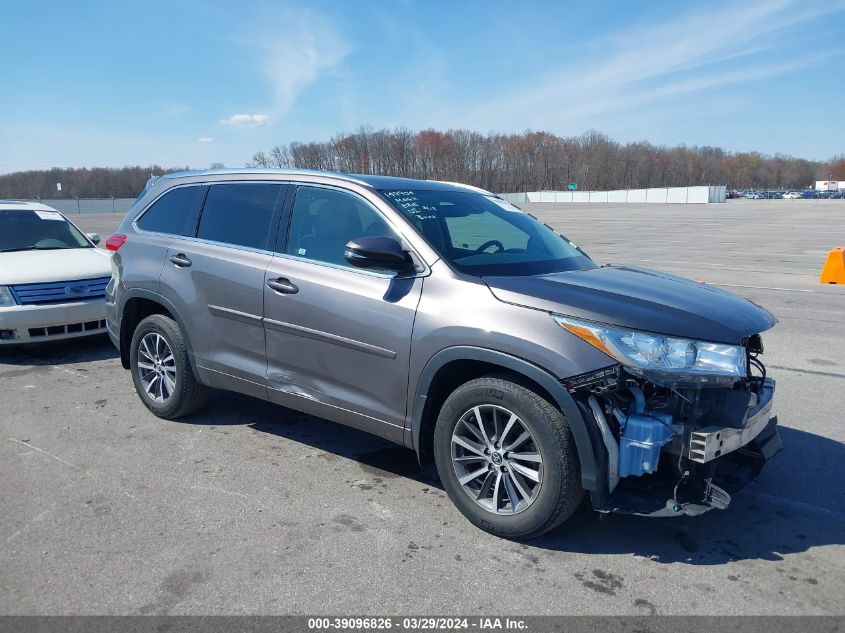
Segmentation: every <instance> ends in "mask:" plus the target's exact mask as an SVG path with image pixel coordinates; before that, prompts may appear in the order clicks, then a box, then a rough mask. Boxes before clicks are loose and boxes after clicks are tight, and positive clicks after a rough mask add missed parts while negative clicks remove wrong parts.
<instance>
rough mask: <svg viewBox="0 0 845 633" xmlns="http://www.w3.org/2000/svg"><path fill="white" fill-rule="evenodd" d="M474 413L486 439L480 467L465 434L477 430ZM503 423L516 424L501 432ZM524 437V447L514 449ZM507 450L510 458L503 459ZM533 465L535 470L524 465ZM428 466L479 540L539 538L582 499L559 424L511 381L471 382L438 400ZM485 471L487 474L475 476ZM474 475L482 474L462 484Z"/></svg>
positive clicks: (554, 412)
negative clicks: (481, 534)
mask: <svg viewBox="0 0 845 633" xmlns="http://www.w3.org/2000/svg"><path fill="white" fill-rule="evenodd" d="M478 413H480V414H481V417H482V425H481V428H482V429H484V430H486V432H487V435H489V436H491V437H490V440H491V443H490V444H489V446H490V449H489V450H488V454H487V455H486V456H485V459H486V460H487V462H484V461H482V460H481V456H480V455H479V453H478V451H477V449H478V448H479V447H481V446H483V445H484V443H483V442H482V441H481V437H480V436H479V435H477V434H475V431H473V430H472V428H471V427H472V426H473V425H474V426H476V427H478V424H477V415H478ZM511 416H515V417H516V418H517V420H516V421H515V422H514V424H513V425H511V427H510V428H508V422H509V421H510V419H511ZM505 420H508V422H505ZM459 425H460V426H459ZM497 425H498V426H497ZM518 425H521V426H522V430H520V429H519V428H518ZM456 429H457V431H456ZM524 432H527V434H528V436H529V439H527V440H525V439H522V441H519V440H520V438H523V437H524V435H523V433H524ZM474 434H475V439H474V440H473V439H472V438H473V435H474ZM514 436H516V438H517V439H516V440H514ZM456 437H457V441H454V440H455V438H456ZM467 438H469V439H470V442H468V443H467ZM502 440H504V441H502ZM499 442H501V443H499ZM467 444H469V446H466V445H467ZM509 446H513V447H514V448H513V450H511V451H507V450H506V448H507V447H509ZM470 448H472V450H468V449H470ZM517 449H518V450H517ZM494 453H497V454H498V459H499V461H496V455H494ZM517 456H518V457H517ZM538 457H539V459H540V460H541V463H539V464H538V463H534V462H528V461H524V460H526V459H529V458H530V459H532V460H537V458H538ZM434 459H435V463H436V465H437V472H438V474H439V475H440V479H441V481H442V482H443V485H444V487H445V489H446V493H447V494H448V495H449V498H450V499H451V500H452V502H453V503H454V504H455V506H457V508H458V510H460V511H461V513H462V514H463V515H464V516H465V517H466V518H467V519H469V520H470V521H471V522H472V523H473V524H475V525H476V526H477V527H479V528H481V529H482V530H484V531H485V532H489V533H491V534H494V535H496V536H500V537H503V538H507V539H529V538H534V537H537V536H540V535H541V534H543V533H545V532H547V531H549V530H551V529H552V528H554V527H557V526H558V525H560V524H561V523H562V522H563V521H565V520H566V519H568V518H569V517H570V516H571V515H572V514H573V513H574V512H575V511H576V510H577V509H578V506H579V505H580V503H581V500H582V499H583V490H582V488H581V468H580V463H579V461H578V453H577V450H576V447H575V440H574V438H573V437H572V432H571V430H570V428H569V425H568V424H567V422H566V418H565V417H564V416H563V414H562V413H561V411H560V410H559V409H558V408H557V407H555V406H554V405H552V404H551V403H550V402H549V401H548V400H546V399H545V398H544V397H542V396H540V395H539V394H537V393H536V392H535V391H532V390H531V389H529V388H528V387H526V386H523V385H521V384H519V383H517V382H515V381H514V379H513V377H509V376H488V377H484V378H478V379H476V380H471V381H469V382H467V383H465V384H463V385H461V386H460V387H458V388H457V389H456V390H455V391H454V392H453V393H452V394H451V395H450V396H449V397H448V398H447V399H446V401H445V402H444V403H443V406H442V408H441V409H440V414H439V416H438V418H437V424H436V426H435V430H434ZM526 466H527V467H529V468H531V469H532V470H534V468H533V467H536V473H535V475H536V476H537V478H538V479H539V481H538V482H534V481H533V480H532V479H531V478H529V477H525V476H523V474H524V473H526ZM485 467H486V468H488V470H489V471H490V472H488V473H484V472H482V471H483V469H484V468H485ZM459 471H460V474H459ZM476 472H481V473H482V474H481V475H479V476H478V477H476V478H475V479H471V480H470V481H469V482H467V478H470V477H471V476H472V474H474V473H476ZM491 473H492V474H491ZM461 475H463V476H462V477H461ZM461 478H462V479H464V483H462V482H461ZM497 479H498V480H499V484H498V488H497V484H496V483H495V482H496V480H497ZM507 480H509V481H510V484H509V485H508V484H507ZM520 482H521V484H520ZM517 484H519V485H517ZM465 485H466V486H467V487H468V488H472V489H471V490H468V489H467V488H465ZM485 486H487V492H486V493H485V492H484V487H485ZM532 486H534V489H533V490H532V488H531V487H532ZM476 487H477V489H476ZM503 488H504V491H503V490H502V489H503ZM526 493H528V494H526ZM477 498H481V499H482V500H481V501H477V500H476V499H477ZM511 498H513V499H517V501H518V503H513V502H512V500H511ZM494 503H495V508H496V510H495V511H494V509H493V508H494V506H493V504H494Z"/></svg>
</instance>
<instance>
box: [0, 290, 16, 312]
mask: <svg viewBox="0 0 845 633" xmlns="http://www.w3.org/2000/svg"><path fill="white" fill-rule="evenodd" d="M13 305H17V301H15V296H14V295H13V294H12V291H11V289H10V288H9V286H0V308H8V307H9V306H13Z"/></svg>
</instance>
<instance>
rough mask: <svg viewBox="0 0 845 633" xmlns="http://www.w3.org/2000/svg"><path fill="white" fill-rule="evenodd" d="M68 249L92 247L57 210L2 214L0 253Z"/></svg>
mask: <svg viewBox="0 0 845 633" xmlns="http://www.w3.org/2000/svg"><path fill="white" fill-rule="evenodd" d="M65 248H93V246H92V245H91V243H90V242H89V241H88V240H87V239H86V238H85V236H84V235H83V234H82V233H81V232H80V230H79V229H77V228H76V227H75V226H74V225H73V224H71V223H70V222H68V221H67V220H65V219H64V217H62V215H61V214H60V213H59V212H58V211H40V210H39V211H33V210H29V209H20V210H18V209H13V210H1V211H0V253H6V252H10V251H27V250H56V249H65Z"/></svg>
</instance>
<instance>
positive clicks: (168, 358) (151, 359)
mask: <svg viewBox="0 0 845 633" xmlns="http://www.w3.org/2000/svg"><path fill="white" fill-rule="evenodd" d="M137 364H138V378H140V379H141V386H142V387H143V389H144V391H145V392H146V393H147V395H148V396H149V397H150V398H152V399H153V400H154V401H155V402H165V401H167V400H168V399H169V398H170V397H171V396H172V395H173V392H174V391H175V390H176V358H175V357H174V356H173V351H172V350H171V349H170V345H168V343H167V340H166V339H165V338H164V337H163V336H162V335H161V334H159V333H158V332H150V333H149V334H146V335H145V336H144V337H143V338H142V339H141V341H140V343H139V344H138V363H137Z"/></svg>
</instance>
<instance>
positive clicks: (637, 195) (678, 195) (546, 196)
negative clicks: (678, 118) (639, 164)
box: [499, 185, 727, 204]
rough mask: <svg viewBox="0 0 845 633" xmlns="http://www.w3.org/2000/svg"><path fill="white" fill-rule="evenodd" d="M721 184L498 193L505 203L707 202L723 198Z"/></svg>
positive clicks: (722, 186)
mask: <svg viewBox="0 0 845 633" xmlns="http://www.w3.org/2000/svg"><path fill="white" fill-rule="evenodd" d="M726 189H727V188H726V187H725V185H709V186H702V187H653V188H650V189H616V190H613V191H527V192H525V193H502V194H499V195H500V196H501V197H502V198H504V199H505V200H508V201H509V202H515V203H519V202H599V203H604V202H620V203H628V204H631V203H639V204H667V203H669V204H707V203H708V202H711V203H718V202H724V201H725V191H726Z"/></svg>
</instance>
